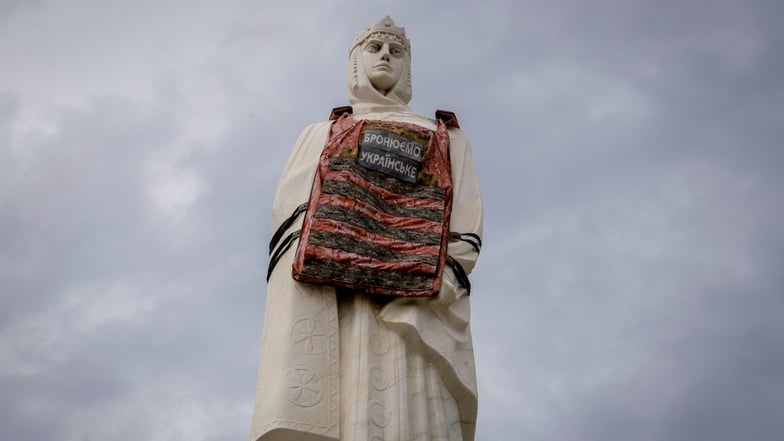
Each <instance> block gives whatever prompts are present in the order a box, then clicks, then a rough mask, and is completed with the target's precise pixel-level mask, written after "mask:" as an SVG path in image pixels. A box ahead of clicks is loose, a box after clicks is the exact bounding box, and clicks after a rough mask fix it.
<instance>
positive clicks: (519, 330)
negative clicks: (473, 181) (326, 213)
mask: <svg viewBox="0 0 784 441" xmlns="http://www.w3.org/2000/svg"><path fill="white" fill-rule="evenodd" d="M385 14H391V15H392V16H393V18H395V19H396V21H398V23H400V24H402V25H404V26H405V27H406V29H407V31H408V34H409V36H410V38H411V40H412V46H413V81H414V99H413V101H412V103H411V104H412V108H413V109H414V110H416V111H418V112H420V113H422V114H427V115H429V114H431V113H432V112H433V110H435V109H436V108H445V109H450V110H453V111H455V112H457V113H458V116H459V118H460V120H461V125H462V126H463V128H464V129H465V131H466V132H467V133H468V135H469V137H470V138H471V141H472V144H473V146H474V155H475V158H476V162H477V167H478V172H479V177H480V180H481V184H482V189H483V193H484V198H485V219H486V223H485V247H484V248H483V255H482V256H481V258H480V260H479V263H478V266H477V269H476V271H475V273H474V275H473V277H472V278H473V284H474V291H473V295H472V301H473V304H472V306H473V316H472V327H473V331H474V343H475V346H476V357H477V367H478V375H479V387H480V401H479V403H480V419H479V425H478V430H477V439H478V440H498V439H520V440H533V441H550V440H552V441H562V440H580V441H612V440H638V441H659V440H667V441H680V440H683V441H691V440H704V439H710V440H713V441H725V440H726V441H730V440H732V441H736V440H741V439H743V440H764V441H768V440H770V441H774V440H775V441H778V440H781V439H782V436H784V292H783V291H784V290H783V289H782V286H784V234H783V232H784V229H782V221H783V220H784V197H782V195H781V192H782V188H784V173H782V171H781V170H782V167H784V153H782V152H783V151H784V150H783V148H782V139H784V86H782V79H781V78H782V77H781V73H782V72H784V28H783V27H782V26H781V17H782V16H784V6H782V4H781V3H780V2H776V1H764V0H754V1H740V0H737V1H724V0H713V1H708V0H704V1H690V2H685V1H673V0H660V1H643V0H635V1H620V0H598V1H592V2H585V1H579V0H571V1H544V0H542V1H535V0H526V1H517V2H513V1H508V2H503V1H487V2H454V1H452V2H446V1H444V2H427V3H425V2H415V1H399V2H394V3H393V2H384V1H365V2H351V1H330V2H327V1H311V2H266V1H250V0H245V1H239V0H238V1H220V2H219V1H211V2H208V1H193V0H191V1H166V2H159V1H152V0H137V1H134V2H119V1H108V2H107V1H99V0H70V1H65V0H37V1H22V0H16V1H15V0H0V439H3V440H51V439H58V440H63V441H98V440H117V441H124V440H128V441H130V440H134V441H136V440H154V441H158V440H161V441H169V440H172V441H174V440H189V441H190V440H210V441H223V440H226V441H228V440H237V439H244V438H245V437H246V436H247V432H248V429H249V425H250V418H251V410H252V405H253V399H254V387H255V374H256V367H257V357H258V347H259V343H260V331H261V325H262V317H263V309H264V295H265V284H264V274H265V271H266V262H267V260H266V259H267V257H266V255H265V249H266V242H267V240H268V238H269V228H270V226H269V215H270V212H269V210H270V206H271V202H272V196H273V193H274V189H275V186H276V183H277V179H278V177H279V175H280V171H281V169H282V167H283V164H284V162H285V160H286V158H287V156H288V152H289V149H290V147H291V145H292V144H293V142H294V140H295V139H296V137H297V135H298V134H299V132H300V130H301V129H302V128H303V127H304V126H305V125H307V124H309V123H311V122H314V121H319V120H323V119H325V118H326V116H327V115H328V114H329V110H330V109H331V108H332V107H333V106H338V105H342V104H345V103H346V101H347V98H346V92H345V79H344V77H345V75H344V74H345V64H346V61H347V55H348V47H349V45H350V42H351V40H352V39H353V36H354V35H355V33H356V32H357V31H359V29H361V28H362V27H363V26H365V25H366V24H367V23H370V22H374V21H376V20H378V19H379V18H381V17H382V16H383V15H385Z"/></svg>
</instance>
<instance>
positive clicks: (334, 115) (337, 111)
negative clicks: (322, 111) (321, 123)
mask: <svg viewBox="0 0 784 441" xmlns="http://www.w3.org/2000/svg"><path fill="white" fill-rule="evenodd" d="M346 113H347V114H349V115H353V114H354V109H353V108H352V107H351V106H340V107H335V108H333V109H332V112H331V113H330V114H329V120H330V121H335V120H336V119H338V118H340V117H341V116H342V115H343V114H346Z"/></svg>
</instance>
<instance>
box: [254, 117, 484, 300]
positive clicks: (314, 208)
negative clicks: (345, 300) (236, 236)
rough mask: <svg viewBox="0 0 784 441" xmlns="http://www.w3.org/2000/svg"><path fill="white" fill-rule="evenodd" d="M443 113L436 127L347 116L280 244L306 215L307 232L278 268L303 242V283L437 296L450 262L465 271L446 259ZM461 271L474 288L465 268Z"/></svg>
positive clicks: (447, 165)
mask: <svg viewBox="0 0 784 441" xmlns="http://www.w3.org/2000/svg"><path fill="white" fill-rule="evenodd" d="M452 117H453V115H452ZM444 119H446V118H442V119H438V120H437V127H436V130H430V129H428V128H425V127H422V126H419V125H415V124H410V123H403V122H394V121H378V120H357V119H354V118H352V117H351V115H350V113H348V112H347V113H343V114H342V115H341V116H340V117H339V118H337V119H336V120H334V121H333V124H332V127H331V129H330V135H329V138H328V140H327V142H326V145H325V146H324V149H323V150H322V153H321V157H320V160H319V164H318V168H317V170H316V174H315V178H314V180H313V186H312V189H311V193H310V199H309V201H308V202H307V204H303V205H302V206H300V207H299V208H298V210H297V211H295V213H293V214H292V217H290V218H289V220H288V221H286V223H284V225H281V228H279V229H278V232H277V233H276V236H277V237H273V241H272V242H273V243H274V244H276V243H277V242H278V241H279V240H280V238H281V237H280V235H282V233H283V231H285V230H286V229H287V228H288V227H290V225H291V224H292V223H293V220H294V219H295V218H296V217H297V216H298V215H299V214H300V212H302V211H304V212H305V217H304V220H303V224H302V229H301V230H299V232H296V233H294V234H293V235H291V236H289V237H288V238H287V239H286V240H285V241H284V244H282V245H281V247H279V248H278V250H277V251H276V252H275V253H274V254H273V255H272V258H271V261H270V270H269V271H270V273H271V271H272V269H273V268H274V265H275V263H277V259H279V258H280V256H281V255H282V253H283V252H285V247H288V246H289V245H290V242H291V241H293V240H295V239H297V238H299V244H298V246H297V251H296V254H295V257H294V263H293V267H292V276H293V278H294V279H295V280H298V281H300V282H306V283H314V284H326V285H330V286H334V287H337V288H342V289H346V290H353V291H361V292H365V293H372V294H384V295H394V296H431V295H434V294H437V293H438V291H439V289H440V287H441V280H442V277H443V271H444V266H445V265H447V264H448V265H450V266H452V267H453V268H454V267H455V265H456V266H458V267H459V264H457V262H456V261H454V260H453V259H450V258H449V257H448V256H447V255H446V250H447V244H448V241H449V239H450V233H449V218H450V214H451V211H452V170H451V162H450V158H449V133H448V130H447V123H445V122H444ZM446 121H449V120H448V119H446ZM454 125H456V120H454ZM292 236H293V237H292ZM460 239H463V238H460ZM463 240H465V239H463ZM476 241H477V242H478V241H479V238H478V237H476ZM285 242H289V243H288V244H286V243H285ZM273 243H271V244H270V252H271V254H272V253H273ZM284 245H285V247H284ZM455 271H456V274H457V276H458V280H459V281H460V283H461V284H464V285H468V279H467V277H466V276H465V272H464V271H462V268H455ZM268 278H269V273H268ZM466 288H468V286H466Z"/></svg>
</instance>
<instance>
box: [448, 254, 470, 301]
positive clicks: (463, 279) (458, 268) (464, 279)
mask: <svg viewBox="0 0 784 441" xmlns="http://www.w3.org/2000/svg"><path fill="white" fill-rule="evenodd" d="M446 264H447V265H449V267H450V268H452V271H454V272H455V277H457V283H459V284H460V286H462V287H463V288H465V289H466V295H469V296H470V295H471V282H470V281H469V280H468V274H466V272H465V269H463V265H460V262H458V261H457V260H455V258H454V257H452V256H446Z"/></svg>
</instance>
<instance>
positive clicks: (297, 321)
mask: <svg viewBox="0 0 784 441" xmlns="http://www.w3.org/2000/svg"><path fill="white" fill-rule="evenodd" d="M357 50H358V48H357V49H354V50H353V51H352V54H351V56H350V63H349V93H350V99H351V103H352V106H353V107H354V118H357V119H368V120H386V121H398V122H404V123H410V124H417V125H420V126H423V127H426V128H428V129H430V130H434V129H435V127H436V125H435V123H434V121H433V120H431V119H428V118H424V117H421V116H419V115H416V114H414V113H411V112H410V111H409V110H408V108H407V107H406V104H407V101H408V98H410V82H409V83H408V84H407V85H406V87H405V88H404V89H405V90H407V91H408V93H409V95H408V96H406V93H405V90H404V91H403V93H400V94H397V95H396V94H393V93H392V92H390V96H383V95H381V94H380V93H379V92H378V91H375V89H373V88H372V86H370V84H369V82H368V81H367V78H364V77H363V76H362V74H361V68H362V66H359V74H358V75H354V74H355V73H356V72H357V70H356V69H357V67H356V63H357V62H360V61H359V60H358V57H357V56H356V54H355V52H356V51H357ZM407 69H409V67H408V66H407ZM401 81H404V80H401ZM401 96H402V98H401ZM329 130H330V122H329V121H325V122H321V123H316V124H313V125H311V126H309V127H307V128H306V129H305V130H304V131H303V133H302V134H301V135H300V137H299V138H298V140H297V142H296V144H295V145H294V148H293V150H292V152H291V155H290V157H289V160H288V163H287V164H286V166H285V168H284V171H283V174H282V176H281V179H280V183H279V186H278V189H277V193H276V195H275V201H274V203H273V210H272V228H273V229H275V228H277V226H278V225H280V224H281V223H282V222H283V221H284V220H285V219H286V218H287V217H289V215H290V214H291V213H292V212H293V211H294V210H295V209H296V207H297V206H299V205H300V204H302V203H303V202H306V201H307V200H308V199H309V193H310V188H311V183H312V182H313V177H314V174H315V170H316V168H317V165H318V161H319V157H320V154H321V151H322V149H323V147H324V144H325V142H326V141H327V137H328V134H329ZM449 137H450V143H451V146H450V155H451V158H452V178H453V189H454V192H453V206H452V215H451V220H450V230H451V231H455V232H460V233H474V234H477V235H480V236H481V233H482V205H481V196H480V191H479V185H478V182H477V177H476V173H475V170H474V163H473V157H472V153H471V147H470V145H469V143H468V140H467V138H466V137H465V135H464V134H463V132H462V131H460V130H459V129H449ZM299 228H301V222H297V223H295V225H292V226H291V227H290V229H289V231H287V232H286V234H288V233H289V232H291V231H294V230H297V229H299ZM294 248H295V247H292V248H290V249H289V250H288V251H287V252H286V253H285V254H284V255H283V256H282V257H281V259H280V261H279V263H278V265H277V268H276V269H275V270H274V272H273V273H272V274H271V277H270V279H269V282H268V285H267V299H266V308H265V314H264V329H263V333H262V345H261V356H260V362H259V373H258V381H257V392H256V402H255V407H254V414H253V421H252V425H251V434H250V440H251V441H291V440H297V441H328V440H329V441H332V440H342V441H368V440H373V441H381V440H387V441H408V440H417V441H424V440H439V441H473V439H474V431H475V423H476V416H477V388H476V375H475V367H474V354H473V346H472V339H471V330H470V325H469V318H470V303H469V297H468V296H467V293H466V291H465V289H464V288H462V287H459V285H458V283H457V282H456V279H455V276H454V274H453V272H452V271H451V270H450V269H449V268H447V269H446V270H445V271H444V276H443V280H442V285H441V290H440V291H439V293H438V295H437V296H434V297H388V296H380V295H368V294H363V293H356V292H351V293H349V292H344V291H342V290H336V289H334V288H331V287H328V286H318V285H311V284H306V283H300V282H296V281H294V280H293V279H292V276H291V265H292V261H293V257H294ZM447 250H448V251H447V252H448V254H449V255H450V256H452V257H453V258H454V259H455V260H456V261H457V262H459V263H460V264H461V265H462V266H463V268H464V269H465V271H466V272H467V273H469V274H470V272H471V270H472V269H473V267H474V264H475V262H476V259H477V257H478V254H477V252H476V250H475V249H474V248H472V246H471V245H470V244H468V243H465V242H462V241H450V242H449V245H448V248H447ZM473 297H474V298H478V299H481V291H477V293H476V294H475V295H474V296H473Z"/></svg>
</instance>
